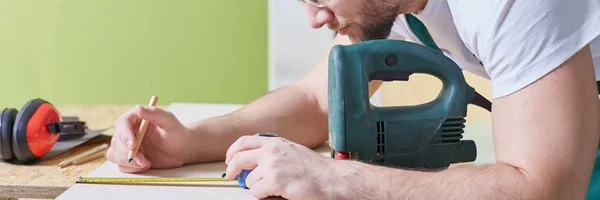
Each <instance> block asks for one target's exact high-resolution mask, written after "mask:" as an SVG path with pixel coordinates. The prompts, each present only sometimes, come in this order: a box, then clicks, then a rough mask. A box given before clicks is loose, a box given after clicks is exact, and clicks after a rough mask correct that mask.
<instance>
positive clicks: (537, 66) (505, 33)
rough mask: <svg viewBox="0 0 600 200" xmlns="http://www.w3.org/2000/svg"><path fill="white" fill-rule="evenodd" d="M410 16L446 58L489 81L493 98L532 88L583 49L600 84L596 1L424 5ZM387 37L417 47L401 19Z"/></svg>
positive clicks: (449, 0) (457, 0) (599, 1)
mask: <svg viewBox="0 0 600 200" xmlns="http://www.w3.org/2000/svg"><path fill="white" fill-rule="evenodd" d="M413 15H414V16H415V17H417V18H418V19H419V20H421V22H423V24H424V25H425V26H426V27H427V29H428V31H429V33H430V34H431V37H432V38H433V40H434V41H435V42H436V44H437V45H438V46H439V48H440V49H441V50H442V52H444V54H445V55H446V56H447V57H449V58H450V59H452V60H453V61H455V62H456V64H457V65H458V66H460V67H461V68H462V69H464V70H466V71H469V72H472V73H474V74H476V75H479V76H482V77H485V78H488V79H490V80H491V84H492V88H493V92H492V96H493V98H498V97H502V96H505V95H508V94H511V93H513V92H516V91H518V90H519V89H522V88H523V87H525V86H527V85H529V84H531V83H533V82H534V81H536V80H538V79H539V78H541V77H542V76H544V75H546V74H547V73H549V72H550V71H552V70H553V69H555V68H556V67H558V66H560V64H561V63H563V62H564V61H566V60H567V59H568V58H570V57H571V56H572V55H573V54H575V53H577V52H578V51H579V50H580V49H581V48H582V47H583V46H585V45H586V44H590V45H591V50H592V57H593V59H594V60H593V62H594V67H595V73H596V80H600V0H568V1H565V0H521V1H517V0H486V1H482V0H429V1H428V2H427V5H426V7H425V9H424V10H423V11H422V12H420V13H415V14H413ZM392 32H393V34H394V35H399V36H401V37H404V38H406V39H409V40H411V41H413V42H416V43H421V42H420V41H419V39H418V38H417V37H416V36H415V35H414V34H413V32H412V31H411V29H410V27H409V26H408V24H407V22H406V18H405V16H404V15H400V16H398V18H397V20H396V22H395V24H394V27H393V28H392ZM480 61H481V62H482V63H483V66H482V65H481V64H480Z"/></svg>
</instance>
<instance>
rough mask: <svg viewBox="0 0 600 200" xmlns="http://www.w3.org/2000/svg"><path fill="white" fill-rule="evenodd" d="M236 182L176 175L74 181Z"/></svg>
mask: <svg viewBox="0 0 600 200" xmlns="http://www.w3.org/2000/svg"><path fill="white" fill-rule="evenodd" d="M234 181H235V182H237V180H227V179H224V178H177V177H173V178H170V177H155V178H152V177H151V178H109V177H79V179H77V181H76V183H147V182H157V183H160V182H234Z"/></svg>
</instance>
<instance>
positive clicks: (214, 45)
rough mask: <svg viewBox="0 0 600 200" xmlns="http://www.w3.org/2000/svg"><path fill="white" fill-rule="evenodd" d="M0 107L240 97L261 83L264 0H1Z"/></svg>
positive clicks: (260, 89) (252, 94) (253, 93)
mask: <svg viewBox="0 0 600 200" xmlns="http://www.w3.org/2000/svg"><path fill="white" fill-rule="evenodd" d="M0 74H1V76H2V78H1V79H0V90H2V94H1V97H0V107H16V108H18V109H20V108H21V106H22V105H23V104H24V103H25V102H26V101H28V100H29V99H31V98H38V97H39V98H44V99H46V100H48V101H50V102H51V103H54V104H147V102H148V100H149V98H150V96H151V95H157V96H159V98H160V100H159V104H161V105H166V104H168V103H170V102H174V101H175V102H202V103H247V102H249V101H251V100H253V99H254V98H256V97H258V96H260V95H262V94H264V92H266V91H267V1H266V0H259V1H241V0H218V1H209V0H188V1H185V0H168V1H164V0H132V1H117V0H100V1H99V0H44V1H34V0H0Z"/></svg>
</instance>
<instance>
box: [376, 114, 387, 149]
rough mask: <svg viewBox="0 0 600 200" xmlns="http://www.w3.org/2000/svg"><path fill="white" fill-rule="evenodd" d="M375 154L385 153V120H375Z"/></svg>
mask: <svg viewBox="0 0 600 200" xmlns="http://www.w3.org/2000/svg"><path fill="white" fill-rule="evenodd" d="M377 155H385V122H384V121H378V122H377Z"/></svg>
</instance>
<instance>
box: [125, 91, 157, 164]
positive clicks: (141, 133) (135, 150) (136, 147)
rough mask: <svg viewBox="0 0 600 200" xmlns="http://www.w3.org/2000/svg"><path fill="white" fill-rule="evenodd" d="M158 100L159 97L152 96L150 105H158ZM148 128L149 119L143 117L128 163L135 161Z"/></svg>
mask: <svg viewBox="0 0 600 200" xmlns="http://www.w3.org/2000/svg"><path fill="white" fill-rule="evenodd" d="M156 101H158V97H156V96H152V98H151V99H150V103H149V104H148V106H149V107H150V106H156ZM146 129H148V121H146V120H145V119H142V122H141V123H140V129H138V132H137V134H135V144H134V146H133V149H132V150H129V154H128V155H127V162H128V163H130V162H131V161H133V158H135V155H136V154H137V153H138V150H139V149H140V145H141V144H142V140H143V139H144V135H146Z"/></svg>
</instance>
